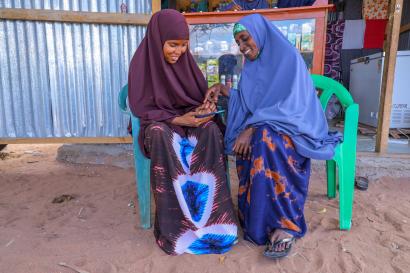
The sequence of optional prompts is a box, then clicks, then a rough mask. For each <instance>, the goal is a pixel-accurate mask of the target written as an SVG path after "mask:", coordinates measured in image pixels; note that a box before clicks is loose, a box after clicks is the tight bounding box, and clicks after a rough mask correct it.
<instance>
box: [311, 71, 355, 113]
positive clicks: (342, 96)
mask: <svg viewBox="0 0 410 273" xmlns="http://www.w3.org/2000/svg"><path fill="white" fill-rule="evenodd" d="M312 80H313V84H314V85H315V87H316V88H318V89H321V90H323V91H322V94H321V95H320V103H321V105H322V108H323V110H326V106H327V104H328V103H329V100H330V98H331V97H332V95H335V96H336V97H337V98H338V100H339V101H340V103H341V104H342V106H343V108H347V107H349V106H350V105H352V104H354V101H353V98H352V96H351V95H350V93H349V91H347V89H346V88H345V87H344V86H343V85H341V84H340V83H338V82H337V81H335V80H333V79H330V78H328V77H325V76H322V75H315V74H312Z"/></svg>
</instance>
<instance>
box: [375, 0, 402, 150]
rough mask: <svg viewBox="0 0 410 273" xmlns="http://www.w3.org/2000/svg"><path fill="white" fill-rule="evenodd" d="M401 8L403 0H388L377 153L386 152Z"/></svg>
mask: <svg viewBox="0 0 410 273" xmlns="http://www.w3.org/2000/svg"><path fill="white" fill-rule="evenodd" d="M402 9H403V0H390V6H389V23H388V25H387V40H386V45H385V56H384V65H383V77H382V87H381V94H380V106H379V118H378V125H377V138H376V152H378V153H386V151H387V145H388V140H389V129H390V114H391V104H392V95H393V83H394V71H395V68H396V57H397V47H398V43H399V35H400V22H401V13H402Z"/></svg>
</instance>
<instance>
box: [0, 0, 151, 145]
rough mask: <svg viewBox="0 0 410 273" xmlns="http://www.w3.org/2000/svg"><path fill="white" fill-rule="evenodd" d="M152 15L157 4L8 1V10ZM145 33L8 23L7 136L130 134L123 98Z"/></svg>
mask: <svg viewBox="0 0 410 273" xmlns="http://www.w3.org/2000/svg"><path fill="white" fill-rule="evenodd" d="M122 2H124V3H126V4H127V6H128V12H129V13H150V11H151V1H150V0H144V1H139V0H134V1H98V0H89V1H82V0H81V1H80V0H78V1H57V0H55V1H39V0H34V1H28V0H26V1H0V8H41V9H55V10H73V11H74V10H75V11H96V12H118V11H119V10H120V4H121V3H122ZM144 35H145V27H142V26H121V25H96V24H72V23H57V22H56V23H51V22H32V21H9V20H3V21H0V138H26V137H115V136H125V135H126V126H127V118H126V117H125V116H124V115H123V114H122V113H121V112H120V111H119V109H118V106H117V94H118V92H119V90H120V88H121V87H122V86H123V85H124V84H126V83H127V74H128V65H129V62H130V59H131V57H132V55H133V53H134V51H135V49H136V48H137V46H138V44H139V43H140V41H141V40H142V38H143V37H144Z"/></svg>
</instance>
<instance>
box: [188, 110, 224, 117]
mask: <svg viewBox="0 0 410 273" xmlns="http://www.w3.org/2000/svg"><path fill="white" fill-rule="evenodd" d="M222 113H225V110H219V111H216V112H211V113H208V114H202V115H196V116H195V117H196V118H206V117H209V116H213V115H217V114H222Z"/></svg>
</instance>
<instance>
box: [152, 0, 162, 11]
mask: <svg viewBox="0 0 410 273" xmlns="http://www.w3.org/2000/svg"><path fill="white" fill-rule="evenodd" d="M151 3H152V14H154V13H155V12H157V11H160V10H161V0H152V2H151Z"/></svg>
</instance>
